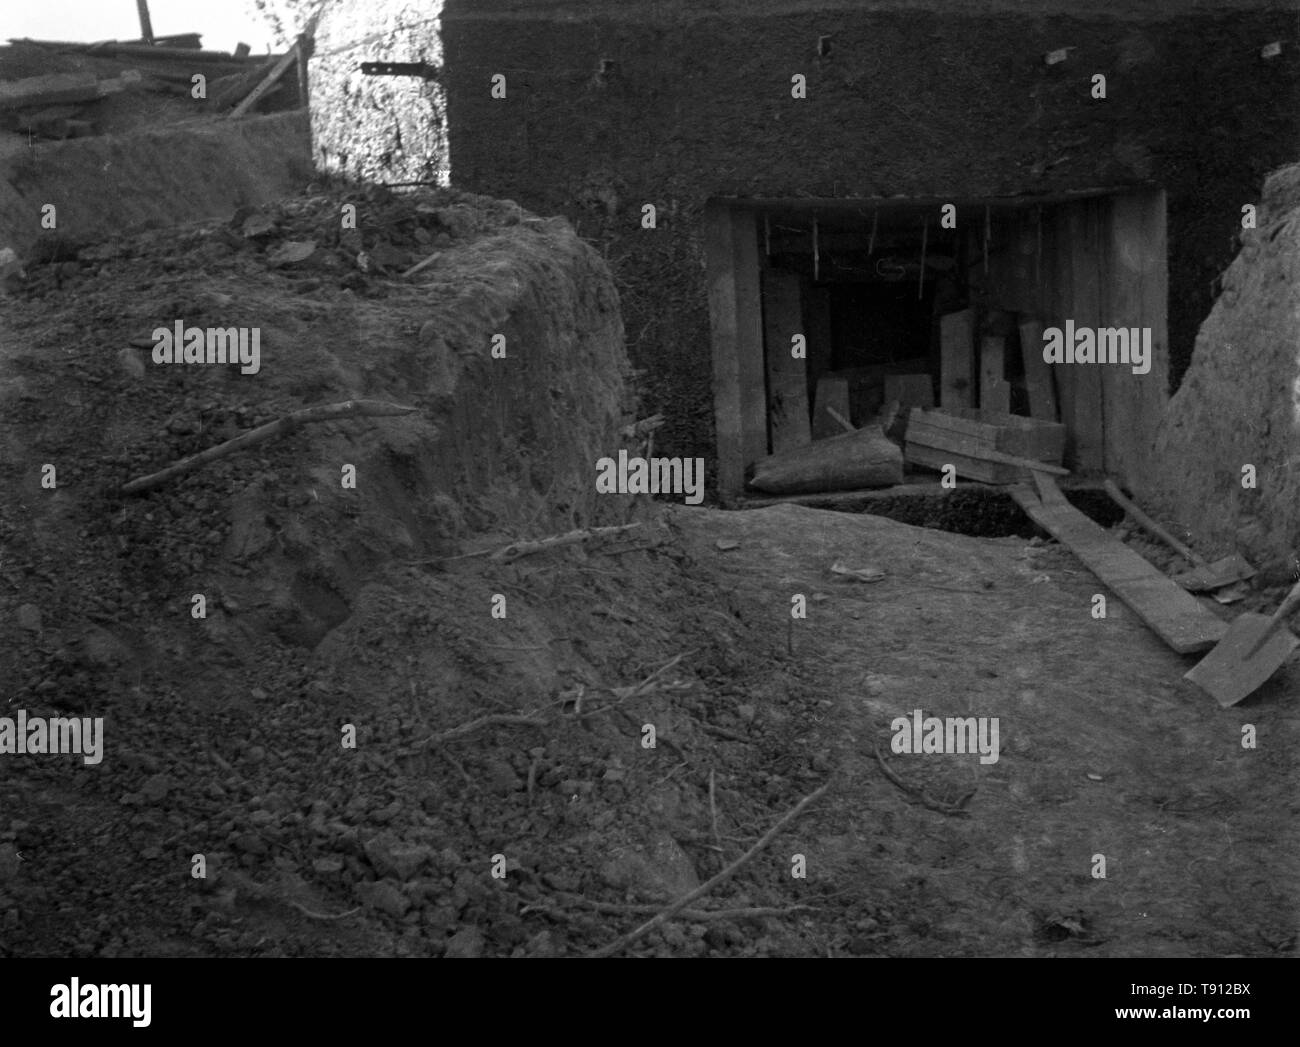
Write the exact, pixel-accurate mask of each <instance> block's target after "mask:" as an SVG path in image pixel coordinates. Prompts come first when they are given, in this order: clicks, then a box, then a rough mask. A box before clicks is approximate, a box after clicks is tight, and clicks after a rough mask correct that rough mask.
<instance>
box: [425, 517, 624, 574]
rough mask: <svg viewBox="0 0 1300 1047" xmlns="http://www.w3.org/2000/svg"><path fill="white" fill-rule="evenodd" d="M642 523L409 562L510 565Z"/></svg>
mask: <svg viewBox="0 0 1300 1047" xmlns="http://www.w3.org/2000/svg"><path fill="white" fill-rule="evenodd" d="M640 526H641V521H639V520H638V521H637V522H635V523H629V524H619V525H617V526H616V527H583V528H581V529H579V530H577V531H569V532H568V533H566V534H556V535H552V536H551V537H549V538H537V539H535V540H521V541H518V542H511V543H510V544H509V545H507V546H503V547H502V548H500V549H481V550H479V551H478V552H476V553H462V554H461V555H460V556H443V557H439V558H437V559H434V560H407V561H406V562H407V563H410V564H421V563H443V562H445V561H448V560H469V559H472V558H473V557H476V556H487V557H490V558H491V559H493V560H496V561H498V562H504V563H509V562H510V561H511V560H517V559H519V558H520V557H521V556H532V554H533V553H540V552H544V551H545V550H547V549H555V548H557V547H558V546H561V545H573V544H575V543H577V542H585V541H586V540H587V539H588V538H602V537H604V536H606V535H611V534H619V533H621V532H623V531H630V530H632V528H634V527H640Z"/></svg>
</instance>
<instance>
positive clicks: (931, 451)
mask: <svg viewBox="0 0 1300 1047" xmlns="http://www.w3.org/2000/svg"><path fill="white" fill-rule="evenodd" d="M905 457H906V459H907V462H908V464H909V465H924V466H928V467H929V468H932V469H942V467H943V466H944V465H952V466H953V467H954V468H955V469H956V470H957V474H958V475H959V476H966V477H969V478H970V479H972V480H982V481H984V482H985V483H1014V482H1017V481H1021V480H1027V479H1029V477H1030V476H1031V475H1032V473H1035V472H1044V473H1051V474H1052V475H1053V476H1069V475H1070V470H1069V469H1063V468H1061V466H1059V465H1051V464H1050V463H1048V462H1040V461H1037V460H1035V459H1033V458H1021V457H1020V456H1019V455H1014V454H1003V453H1002V452H1001V451H993V450H990V449H989V448H987V447H981V446H979V445H978V444H975V443H972V442H969V441H967V442H965V443H963V444H960V445H957V446H956V447H954V446H952V445H947V446H945V447H929V446H926V445H925V444H922V443H917V442H916V441H914V440H912V439H911V438H910V437H909V438H908V441H907V450H906V452H905ZM997 466H1000V467H1001V468H996V467H997Z"/></svg>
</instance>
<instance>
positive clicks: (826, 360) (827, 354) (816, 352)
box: [803, 284, 835, 401]
mask: <svg viewBox="0 0 1300 1047" xmlns="http://www.w3.org/2000/svg"><path fill="white" fill-rule="evenodd" d="M803 315H804V324H805V326H806V327H807V330H806V331H805V332H804V334H806V335H807V336H808V396H809V397H810V398H812V399H813V400H814V401H815V399H816V397H815V396H814V393H815V392H816V387H817V380H818V379H819V378H820V377H821V376H822V375H823V374H825V373H826V372H827V371H829V370H831V369H832V368H833V367H834V366H835V361H834V359H833V357H834V351H835V345H834V342H833V340H832V336H831V293H830V291H829V290H828V289H827V288H825V287H815V286H813V285H811V284H805V285H804V295H803Z"/></svg>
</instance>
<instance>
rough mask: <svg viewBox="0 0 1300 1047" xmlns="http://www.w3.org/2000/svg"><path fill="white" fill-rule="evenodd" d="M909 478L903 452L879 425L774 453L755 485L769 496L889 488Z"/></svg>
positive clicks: (764, 463)
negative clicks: (904, 476) (905, 477)
mask: <svg viewBox="0 0 1300 1047" xmlns="http://www.w3.org/2000/svg"><path fill="white" fill-rule="evenodd" d="M902 482H903V453H902V451H901V450H900V449H899V447H898V445H897V444H895V443H893V442H892V441H891V440H889V439H887V438H886V437H885V434H884V432H883V431H882V430H881V429H880V427H879V426H867V427H865V428H862V429H858V430H856V431H854V432H850V433H842V434H841V435H839V436H832V437H829V438H828V439H825V440H817V441H816V442H814V443H810V444H805V445H804V446H802V447H795V448H792V449H791V450H788V451H782V452H780V453H778V454H773V455H769V456H768V457H767V458H764V459H762V460H761V461H759V462H758V464H757V465H755V466H754V478H753V479H752V480H750V481H749V486H750V487H752V488H754V489H755V490H758V491H766V492H767V493H769V494H808V493H815V492H821V491H853V490H858V489H860V488H863V487H888V486H890V485H892V484H898V483H902Z"/></svg>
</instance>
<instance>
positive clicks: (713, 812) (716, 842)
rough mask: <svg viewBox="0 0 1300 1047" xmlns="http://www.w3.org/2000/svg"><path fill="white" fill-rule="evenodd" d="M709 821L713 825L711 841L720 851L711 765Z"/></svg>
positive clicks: (720, 842)
mask: <svg viewBox="0 0 1300 1047" xmlns="http://www.w3.org/2000/svg"><path fill="white" fill-rule="evenodd" d="M709 821H710V823H711V824H712V826H713V843H714V845H715V846H716V847H717V849H718V850H719V851H721V850H722V841H721V840H719V839H718V801H717V799H716V798H715V796H714V790H713V768H712V767H710V768H709Z"/></svg>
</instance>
